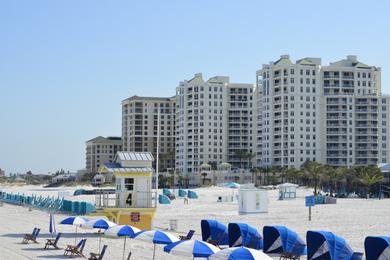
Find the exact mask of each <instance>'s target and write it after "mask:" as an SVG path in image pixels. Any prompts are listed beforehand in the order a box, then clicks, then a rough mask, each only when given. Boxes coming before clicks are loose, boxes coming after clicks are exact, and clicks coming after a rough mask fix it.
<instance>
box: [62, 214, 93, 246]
mask: <svg viewBox="0 0 390 260" xmlns="http://www.w3.org/2000/svg"><path fill="white" fill-rule="evenodd" d="M88 221H89V219H88V218H85V217H78V216H71V217H67V218H65V219H63V220H62V221H61V222H60V224H61V225H73V226H76V236H75V237H74V244H75V245H76V239H77V228H78V226H80V225H82V224H85V223H87V222H88Z"/></svg>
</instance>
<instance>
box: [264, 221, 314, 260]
mask: <svg viewBox="0 0 390 260" xmlns="http://www.w3.org/2000/svg"><path fill="white" fill-rule="evenodd" d="M263 236H264V248H263V251H264V252H265V253H269V254H271V253H275V254H276V253H278V254H281V255H285V256H291V257H300V256H302V255H306V254H307V250H306V244H305V242H304V241H303V240H302V239H301V238H300V237H299V236H298V234H297V233H296V232H295V231H293V230H291V229H289V228H287V227H285V226H265V227H264V228H263Z"/></svg>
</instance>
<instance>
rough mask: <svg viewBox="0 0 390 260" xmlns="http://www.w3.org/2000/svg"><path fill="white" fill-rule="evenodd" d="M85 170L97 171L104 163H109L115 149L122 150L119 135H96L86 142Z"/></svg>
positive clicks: (112, 159) (89, 171) (112, 158)
mask: <svg viewBox="0 0 390 260" xmlns="http://www.w3.org/2000/svg"><path fill="white" fill-rule="evenodd" d="M85 144H86V172H88V173H97V172H98V170H99V167H100V166H102V165H103V164H104V163H111V162H113V161H114V157H115V154H116V152H117V151H121V150H122V139H121V138H120V137H103V136H98V137H95V138H93V139H91V140H88V141H87V142H86V143H85Z"/></svg>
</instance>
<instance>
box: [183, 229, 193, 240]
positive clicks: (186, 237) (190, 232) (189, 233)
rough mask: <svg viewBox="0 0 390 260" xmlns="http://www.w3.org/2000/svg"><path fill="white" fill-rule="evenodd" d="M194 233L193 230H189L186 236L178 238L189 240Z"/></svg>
mask: <svg viewBox="0 0 390 260" xmlns="http://www.w3.org/2000/svg"><path fill="white" fill-rule="evenodd" d="M194 233H195V230H192V229H191V230H190V231H188V233H187V235H186V236H179V238H180V240H190V239H191V238H192V236H193V235H194Z"/></svg>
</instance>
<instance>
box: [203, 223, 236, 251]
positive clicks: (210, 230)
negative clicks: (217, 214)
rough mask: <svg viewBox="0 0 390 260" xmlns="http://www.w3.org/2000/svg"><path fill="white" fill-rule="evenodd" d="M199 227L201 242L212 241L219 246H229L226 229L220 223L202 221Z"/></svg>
mask: <svg viewBox="0 0 390 260" xmlns="http://www.w3.org/2000/svg"><path fill="white" fill-rule="evenodd" d="M200 226H201V229H202V240H203V241H205V242H207V241H208V240H209V239H212V240H216V241H217V242H218V244H219V245H220V246H221V245H229V235H228V228H227V227H226V226H225V225H224V224H222V223H221V222H218V221H216V220H208V219H202V221H201V222H200Z"/></svg>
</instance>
